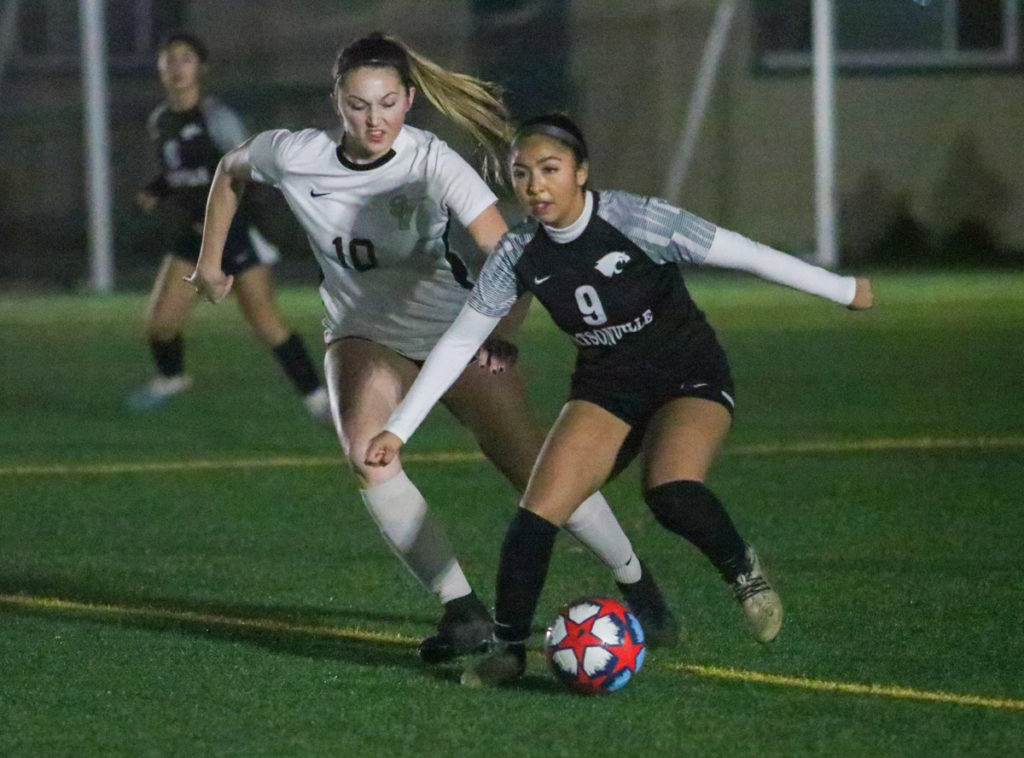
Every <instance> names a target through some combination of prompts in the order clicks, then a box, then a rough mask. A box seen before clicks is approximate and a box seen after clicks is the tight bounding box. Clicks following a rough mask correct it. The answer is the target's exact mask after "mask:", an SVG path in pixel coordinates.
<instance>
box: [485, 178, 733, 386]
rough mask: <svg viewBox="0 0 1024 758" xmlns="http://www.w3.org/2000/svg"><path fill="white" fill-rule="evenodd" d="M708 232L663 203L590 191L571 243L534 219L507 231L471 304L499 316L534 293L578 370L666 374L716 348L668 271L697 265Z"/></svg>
mask: <svg viewBox="0 0 1024 758" xmlns="http://www.w3.org/2000/svg"><path fill="white" fill-rule="evenodd" d="M715 231H716V227H715V225H714V224H711V223H710V222H707V221H705V220H703V219H701V218H699V217H697V216H695V215H693V214H691V213H688V212H686V211H682V210H680V209H678V208H675V207H673V206H671V205H669V204H668V203H665V202H664V201H662V200H658V199H654V198H645V197H639V196H637V195H632V194H629V193H626V192H620V191H605V192H601V193H596V192H595V193H593V212H592V214H591V216H590V219H589V222H587V224H586V227H585V228H584V230H583V231H582V233H581V234H580V235H579V236H578V237H576V238H575V239H573V240H572V241H569V242H565V243H559V242H557V241H555V240H553V239H552V238H551V236H550V235H549V233H548V232H547V231H546V230H545V229H544V228H543V227H542V226H540V225H539V224H537V223H536V222H535V221H528V222H526V223H524V224H523V225H520V226H519V227H517V228H516V229H514V230H512V231H511V232H509V233H508V234H507V235H506V236H505V237H504V238H503V240H502V243H501V245H500V246H499V248H498V250H497V251H496V252H495V253H494V254H493V255H492V256H491V257H490V258H489V259H488V261H487V264H486V265H485V267H484V270H483V271H482V272H481V275H480V279H479V281H478V283H477V286H476V288H475V290H474V292H473V295H472V297H471V299H470V304H471V306H472V307H473V308H474V309H475V310H477V311H479V312H480V313H483V314H484V315H488V316H502V315H504V314H505V313H507V311H508V309H509V307H510V306H511V303H512V302H513V301H514V300H515V299H516V298H517V297H518V296H519V295H521V294H523V293H524V292H525V291H530V292H533V293H534V295H535V296H536V297H537V299H538V300H539V301H540V302H541V303H542V304H543V305H544V307H545V308H546V309H547V310H548V311H549V312H550V314H551V317H552V319H553V320H554V322H555V323H556V324H557V325H558V327H559V328H560V329H561V330H562V331H564V332H565V333H567V334H568V335H569V336H570V337H571V338H572V339H573V341H574V342H575V343H576V345H577V347H578V358H577V371H578V372H580V371H583V372H587V373H589V372H591V371H593V372H598V373H599V374H601V375H604V376H623V375H633V376H635V375H637V373H638V372H643V371H645V370H649V371H658V370H661V369H663V368H666V367H672V366H675V365H677V364H678V363H679V362H680V361H684V362H685V361H689V360H692V359H693V358H694V357H696V356H694V355H693V353H694V352H697V351H700V350H703V349H707V347H708V346H709V345H712V344H714V343H715V337H714V333H713V331H712V330H711V327H710V326H709V325H708V324H707V322H706V320H705V318H704V314H703V313H702V312H701V311H700V309H699V308H698V307H697V306H696V304H695V303H694V302H693V299H692V298H691V297H690V294H689V292H688V291H687V289H686V285H685V283H684V281H683V277H682V274H681V272H680V270H679V267H678V266H677V265H674V264H676V263H681V262H694V263H700V262H702V261H703V260H704V258H705V257H706V255H707V252H708V249H709V248H710V246H711V242H712V240H714V237H715ZM666 264H668V265H666Z"/></svg>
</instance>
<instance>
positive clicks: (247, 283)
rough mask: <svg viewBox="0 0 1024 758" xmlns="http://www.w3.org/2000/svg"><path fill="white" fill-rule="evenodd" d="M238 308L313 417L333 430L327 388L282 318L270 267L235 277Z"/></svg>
mask: <svg viewBox="0 0 1024 758" xmlns="http://www.w3.org/2000/svg"><path fill="white" fill-rule="evenodd" d="M234 292H235V296H236V297H237V299H238V307H239V308H240V309H241V311H242V315H244V316H245V320H246V321H247V322H248V323H249V326H250V327H251V328H252V330H253V332H255V334H256V336H257V337H259V339H260V341H261V342H262V343H263V344H264V345H266V346H267V347H268V348H269V349H270V351H271V352H272V353H273V354H274V358H275V359H276V360H277V362H278V364H279V365H280V366H281V369H282V370H283V371H284V373H285V376H287V377H288V380H289V381H290V382H291V383H292V386H293V387H295V390H296V391H297V392H298V393H299V394H300V395H302V402H303V404H304V405H305V406H306V411H307V412H308V413H309V415H310V417H311V418H313V419H314V420H316V421H319V422H321V423H323V424H326V425H327V426H331V408H330V402H329V400H328V397H327V390H326V388H325V387H324V386H323V385H322V384H321V383H320V377H319V376H318V375H317V371H316V368H315V367H314V366H313V362H312V360H310V357H309V353H308V351H307V350H306V346H305V343H304V342H303V341H302V338H301V337H299V335H298V334H296V333H295V332H293V331H292V330H291V329H289V328H288V325H287V324H285V322H284V319H282V318H281V312H280V310H279V309H278V306H277V298H276V297H275V295H274V286H273V280H272V277H271V273H270V268H269V267H268V266H263V265H259V266H250V267H249V268H247V269H246V270H245V271H243V272H241V273H240V274H238V276H236V277H235V286H234Z"/></svg>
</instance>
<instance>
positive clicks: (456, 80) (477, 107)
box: [406, 47, 512, 181]
mask: <svg viewBox="0 0 1024 758" xmlns="http://www.w3.org/2000/svg"><path fill="white" fill-rule="evenodd" d="M406 53H407V54H408V56H409V63H410V66H409V69H410V71H409V73H410V75H411V76H412V79H413V81H414V82H415V83H416V88H417V89H418V90H420V92H422V93H423V94H424V95H426V97H427V99H428V100H429V101H430V102H431V103H432V104H433V106H434V107H435V108H437V109H438V110H439V111H440V112H441V113H443V114H444V115H445V116H447V117H448V118H450V119H451V120H452V121H454V122H455V123H456V124H458V125H459V126H461V127H462V128H463V129H465V130H466V131H468V132H469V133H470V134H471V135H472V136H473V139H475V140H476V141H477V142H478V143H479V144H480V146H481V147H482V148H483V151H484V156H483V166H482V172H483V174H484V177H485V178H488V179H493V180H496V181H501V180H502V178H503V176H504V173H505V172H504V164H505V156H506V154H507V152H508V147H509V143H510V142H511V140H512V128H511V126H510V125H509V121H508V108H506V107H505V103H504V102H503V101H502V99H501V89H500V88H499V87H498V86H497V85H496V84H493V83H491V82H487V81H484V80H482V79H477V78H476V77H473V76H469V75H468V74H460V73H458V72H456V71H449V70H448V69H446V68H443V67H442V66H439V65H438V64H436V63H434V62H433V61H432V60H430V59H429V58H425V57H423V56H422V55H420V54H419V53H417V52H415V51H413V50H410V49H409V48H408V47H406Z"/></svg>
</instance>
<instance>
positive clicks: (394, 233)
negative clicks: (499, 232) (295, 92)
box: [250, 126, 497, 360]
mask: <svg viewBox="0 0 1024 758" xmlns="http://www.w3.org/2000/svg"><path fill="white" fill-rule="evenodd" d="M341 135H342V130H341V129H340V128H339V129H335V130H330V131H324V130H321V129H304V130H302V131H298V132H290V131H287V130H284V129H279V130H274V131H269V132H263V133H262V134H259V135H257V136H256V137H255V138H254V139H253V141H252V144H251V147H250V156H251V162H252V177H253V178H254V179H256V180H257V181H261V182H266V183H268V184H272V185H274V186H275V187H277V188H279V189H280V190H281V192H282V193H283V194H284V197H285V200H286V201H287V202H288V205H289V206H290V207H291V209H292V212H293V213H294V214H295V216H296V218H297V219H298V220H299V223H300V224H301V225H302V227H303V229H304V230H305V231H306V236H307V237H308V238H309V242H310V245H311V246H312V248H313V253H314V254H315V256H316V259H317V262H318V263H319V264H320V269H321V271H322V272H323V277H324V280H323V282H322V284H321V285H320V296H321V298H322V299H323V302H324V307H325V308H326V311H327V315H326V318H325V319H324V329H325V334H324V336H325V339H326V340H327V341H331V340H333V339H338V338H340V337H362V338H364V339H369V340H373V341H374V342H378V343H380V344H382V345H385V346H387V347H389V348H391V349H392V350H395V351H397V352H399V353H401V354H402V355H405V356H408V357H409V358H413V359H417V360H420V359H423V358H425V357H426V355H427V353H429V352H430V348H431V347H432V346H433V345H434V343H435V342H437V340H438V338H439V337H440V336H441V334H443V333H444V330H445V329H446V328H447V327H448V326H449V325H450V324H451V323H452V321H453V320H454V319H455V317H456V315H458V312H459V310H460V309H461V307H462V304H463V303H464V302H465V300H466V297H467V296H468V295H469V288H470V287H471V286H472V282H471V281H469V273H468V269H467V267H466V265H465V263H464V262H463V260H462V259H460V258H459V257H458V256H456V255H455V254H454V253H453V252H452V251H451V250H450V249H449V247H448V224H449V221H450V218H451V217H452V216H454V217H455V218H456V219H457V220H458V221H459V222H460V223H461V224H462V225H463V226H467V225H469V224H470V223H471V222H472V221H474V220H475V219H476V218H477V216H479V215H480V214H481V213H482V212H483V211H485V210H486V209H487V208H488V207H489V206H491V205H493V204H494V203H495V202H496V201H497V198H496V197H495V195H494V193H493V192H492V191H491V190H490V188H489V187H488V186H487V184H486V183H485V182H484V181H483V179H481V178H480V176H479V175H478V174H477V173H476V171H474V170H473V168H472V167H471V166H470V165H469V164H468V163H467V162H466V161H465V160H463V159H462V157H461V156H459V154H458V153H456V152H455V151H454V150H452V149H451V148H450V147H448V145H447V144H445V142H443V141H442V140H440V139H439V138H438V137H436V136H435V135H433V134H431V133H430V132H426V131H423V130H421V129H416V128H413V127H410V126H404V127H403V128H402V130H401V132H399V134H398V137H397V138H396V139H395V143H394V146H393V148H392V151H391V152H390V153H388V154H387V155H386V156H383V157H382V158H381V159H379V160H378V161H375V162H374V163H372V164H367V165H365V166H363V165H354V164H351V163H349V162H348V161H344V162H343V159H342V157H341V155H340V152H339V150H338V146H339V145H340V144H341ZM475 252H476V251H474V253H475Z"/></svg>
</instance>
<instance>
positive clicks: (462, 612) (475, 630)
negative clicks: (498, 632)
mask: <svg viewBox="0 0 1024 758" xmlns="http://www.w3.org/2000/svg"><path fill="white" fill-rule="evenodd" d="M493 632H494V621H493V620H492V619H491V614H490V613H489V612H488V611H487V608H486V607H485V606H484V604H483V603H482V602H480V598H478V597H477V596H476V593H473V592H471V593H469V594H468V595H465V596H464V597H460V598H456V599H455V600H451V601H449V602H447V603H445V606H444V615H442V616H441V620H440V621H438V622H437V634H434V635H433V636H430V637H427V638H426V639H425V640H423V641H422V642H421V643H420V659H421V660H422V661H423V662H424V663H447V662H448V661H453V660H455V659H456V658H458V657H460V656H463V655H468V654H470V653H482V652H484V651H486V650H487V645H488V643H489V642H490V641H491V636H492V634H493Z"/></svg>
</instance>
